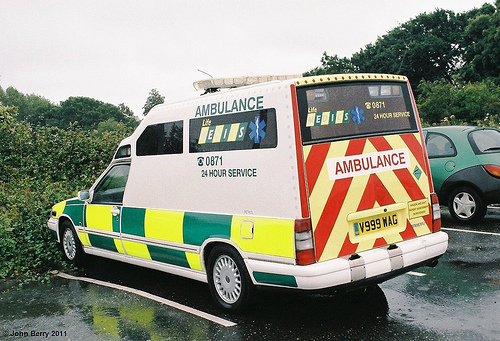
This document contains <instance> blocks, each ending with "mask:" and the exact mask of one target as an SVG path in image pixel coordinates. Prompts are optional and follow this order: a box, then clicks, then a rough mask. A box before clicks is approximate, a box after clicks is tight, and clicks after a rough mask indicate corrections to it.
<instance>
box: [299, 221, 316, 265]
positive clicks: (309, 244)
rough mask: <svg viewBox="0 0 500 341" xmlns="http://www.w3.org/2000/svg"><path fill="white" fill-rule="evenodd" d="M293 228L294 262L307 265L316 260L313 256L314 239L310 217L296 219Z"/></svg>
mask: <svg viewBox="0 0 500 341" xmlns="http://www.w3.org/2000/svg"><path fill="white" fill-rule="evenodd" d="M294 229H295V262H296V264H297V265H308V264H313V263H315V262H316V258H315V256H314V240H313V233H312V226H311V219H310V218H307V219H296V220H295V224H294Z"/></svg>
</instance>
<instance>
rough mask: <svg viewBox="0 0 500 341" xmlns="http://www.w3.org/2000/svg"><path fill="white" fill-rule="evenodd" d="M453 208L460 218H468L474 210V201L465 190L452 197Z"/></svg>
mask: <svg viewBox="0 0 500 341" xmlns="http://www.w3.org/2000/svg"><path fill="white" fill-rule="evenodd" d="M453 210H454V211H455V213H456V214H457V215H458V216H459V217H460V218H462V219H470V217H472V215H474V213H475V212H476V201H475V200H474V198H473V197H472V195H470V194H469V193H467V192H460V193H458V194H457V195H456V196H455V198H454V199H453Z"/></svg>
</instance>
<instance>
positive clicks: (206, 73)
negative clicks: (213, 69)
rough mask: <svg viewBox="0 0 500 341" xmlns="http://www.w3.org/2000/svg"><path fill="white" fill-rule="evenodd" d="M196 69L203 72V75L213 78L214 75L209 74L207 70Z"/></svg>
mask: <svg viewBox="0 0 500 341" xmlns="http://www.w3.org/2000/svg"><path fill="white" fill-rule="evenodd" d="M198 71H199V72H201V73H204V74H205V75H207V76H209V77H210V78H214V77H212V75H211V74H209V73H208V72H205V71H203V70H200V69H198Z"/></svg>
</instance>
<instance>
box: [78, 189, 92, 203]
mask: <svg viewBox="0 0 500 341" xmlns="http://www.w3.org/2000/svg"><path fill="white" fill-rule="evenodd" d="M78 200H82V201H89V200H90V191H89V190H88V189H85V190H83V191H80V192H78Z"/></svg>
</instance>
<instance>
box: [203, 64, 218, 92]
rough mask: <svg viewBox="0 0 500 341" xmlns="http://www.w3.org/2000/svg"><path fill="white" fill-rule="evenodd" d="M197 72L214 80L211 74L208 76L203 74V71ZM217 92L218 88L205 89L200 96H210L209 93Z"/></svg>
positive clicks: (206, 73)
mask: <svg viewBox="0 0 500 341" xmlns="http://www.w3.org/2000/svg"><path fill="white" fill-rule="evenodd" d="M198 71H199V72H201V73H204V74H205V75H207V76H209V77H210V78H214V77H213V76H212V75H211V74H209V73H208V72H205V71H203V70H200V69H198ZM218 91H219V88H209V89H205V92H204V93H202V94H201V96H203V95H206V94H211V93H214V92H218Z"/></svg>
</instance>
